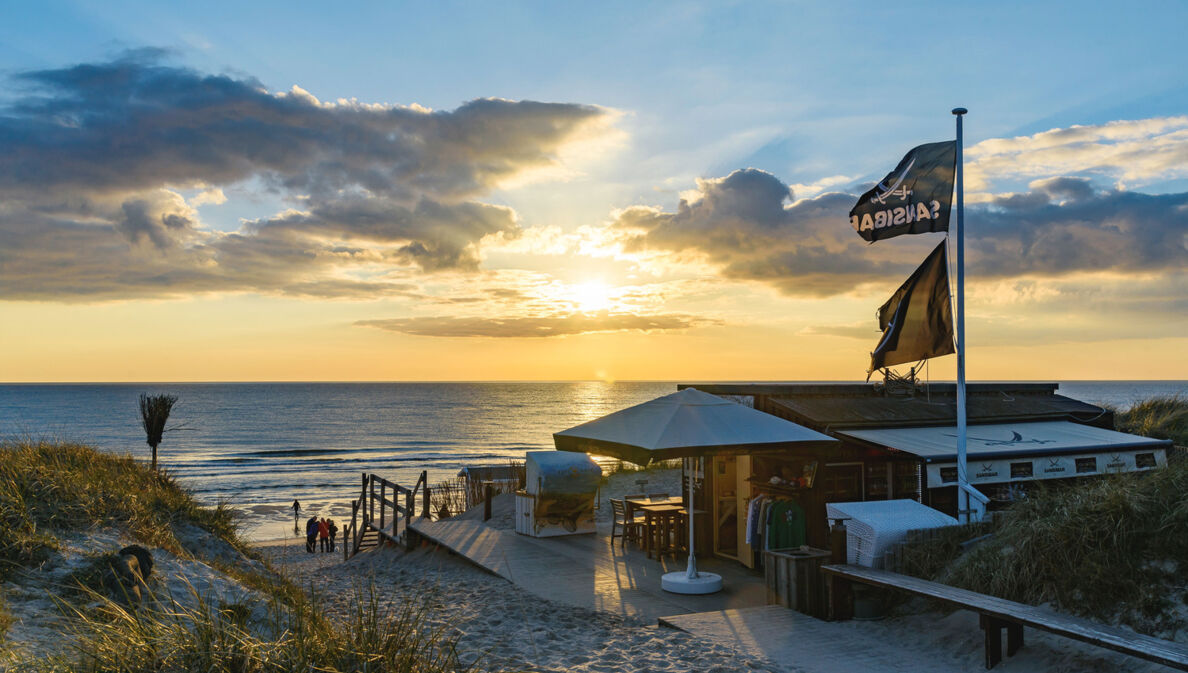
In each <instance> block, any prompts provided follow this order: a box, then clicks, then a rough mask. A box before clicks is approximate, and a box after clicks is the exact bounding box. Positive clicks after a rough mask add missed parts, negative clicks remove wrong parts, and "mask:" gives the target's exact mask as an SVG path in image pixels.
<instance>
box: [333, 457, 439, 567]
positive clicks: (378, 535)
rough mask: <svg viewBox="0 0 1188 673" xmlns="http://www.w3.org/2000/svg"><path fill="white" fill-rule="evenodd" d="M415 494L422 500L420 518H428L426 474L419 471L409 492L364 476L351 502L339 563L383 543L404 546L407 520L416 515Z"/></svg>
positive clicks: (387, 482)
mask: <svg viewBox="0 0 1188 673" xmlns="http://www.w3.org/2000/svg"><path fill="white" fill-rule="evenodd" d="M389 492H390V493H389ZM418 493H419V494H420V495H421V501H422V504H421V516H428V515H429V475H428V472H426V471H424V470H422V471H421V476H420V478H419V479H417V483H416V484H415V485H414V486H413V487H412V488H411V489H410V488H408V487H406V486H401V485H400V484H397V483H395V482H391V481H388V480H387V479H384V478H383V477H381V476H379V475H376V474H367V473H364V474H363V488H362V492H361V493H360V495H359V499H358V500H352V501H351V522H350V524H348V525H347V528H346V530H345V531H344V533H343V543H344V544H343V545H342V558H343V560H344V561H346V560H349V559H350V558H351V557H352V556H354V555H355V554H358V553H359V552H360V551H362V550H364V549H370V548H372V547H377V546H379V545H380V544H382V543H384V542H391V543H393V544H403V543H406V542H407V541H408V538H409V531H408V524H409V521H411V520H412V518H413V517H414V516H415V515H416V507H417V495H418ZM389 495H390V496H391V498H389ZM401 496H403V497H401ZM377 508H378V510H379V512H378V516H377V512H376V509H377ZM389 514H390V516H389Z"/></svg>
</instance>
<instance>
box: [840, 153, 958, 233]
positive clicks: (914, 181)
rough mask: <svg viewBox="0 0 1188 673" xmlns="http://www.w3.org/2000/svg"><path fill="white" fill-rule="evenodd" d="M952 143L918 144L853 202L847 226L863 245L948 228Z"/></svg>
mask: <svg viewBox="0 0 1188 673" xmlns="http://www.w3.org/2000/svg"><path fill="white" fill-rule="evenodd" d="M956 166H957V143H956V141H953V140H947V141H945V142H943V143H929V144H927V145H920V146H919V147H917V148H915V149H913V150H912V151H911V152H908V153H907V156H905V157H904V158H903V160H902V161H900V162H899V165H898V166H896V167H895V170H893V171H891V172H890V173H889V174H887V177H885V178H883V181H882V182H880V183H879V184H877V185H875V188H874V189H872V190H870V191H869V192H867V193H865V194H863V195H862V196H861V197H859V198H858V204H857V205H855V206H854V208H853V209H852V210H850V225H851V226H853V227H854V231H857V232H858V235H859V236H861V237H862V238H865V239H866V240H867V241H870V242H872V243H873V242H875V241H880V240H882V239H884V238H891V237H893V236H899V235H900V234H923V233H925V232H929V231H948V230H949V208H950V206H951V204H952V202H953V172H954V171H955V170H956Z"/></svg>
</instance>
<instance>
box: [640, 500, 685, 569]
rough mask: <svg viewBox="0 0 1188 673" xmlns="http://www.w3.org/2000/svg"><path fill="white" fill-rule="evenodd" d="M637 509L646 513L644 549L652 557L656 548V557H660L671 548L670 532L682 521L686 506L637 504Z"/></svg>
mask: <svg viewBox="0 0 1188 673" xmlns="http://www.w3.org/2000/svg"><path fill="white" fill-rule="evenodd" d="M636 507H637V509H639V510H640V511H642V512H643V513H644V550H645V551H646V552H648V558H652V551H653V550H655V552H656V558H660V557H661V555H663V554H664V553H665V552H668V551H672V550H671V549H669V544H668V533H669V531H670V530H671V529H673V528H675V527H676V526H677V524H679V523H680V520H681V516H683V515H684V514H685V508H684V507H681V506H680V505H675V504H672V505H670V504H663V503H662V504H651V503H649V504H646V505H637V506H636Z"/></svg>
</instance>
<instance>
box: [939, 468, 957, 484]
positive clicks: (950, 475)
mask: <svg viewBox="0 0 1188 673" xmlns="http://www.w3.org/2000/svg"><path fill="white" fill-rule="evenodd" d="M940 477H941V481H942V482H944V483H946V484H947V483H949V482H953V481H957V468H955V467H942V468H941V469H940Z"/></svg>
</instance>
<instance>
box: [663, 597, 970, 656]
mask: <svg viewBox="0 0 1188 673" xmlns="http://www.w3.org/2000/svg"><path fill="white" fill-rule="evenodd" d="M660 623H661V624H663V625H665V626H671V627H673V628H677V629H680V630H682V631H685V632H687V633H690V634H692V635H695V636H697V637H699V638H704V639H706V640H710V641H713V642H716V643H718V644H721V645H728V646H731V647H734V648H736V649H738V650H739V651H740V652H746V653H748V654H751V655H754V656H760V657H765V658H767V659H770V660H771V661H773V662H784V663H788V662H795V664H796V666H798V667H800V668H802V669H804V670H807V671H880V673H932V672H933V671H936V672H937V673H942V672H944V671H952V670H960V669H954V668H953V662H951V661H948V660H945V661H944V662H943V663H939V664H937V665H930V662H929V661H927V659H928V657H926V656H921V652H920V651H919V649H913V648H911V647H903V646H899V645H897V644H896V643H895V642H894V641H890V642H889V641H888V640H887V639H886V638H883V637H881V634H878V633H877V632H872V631H871V630H869V629H868V630H865V631H864V630H861V629H854V628H847V625H842V624H836V623H830V622H824V621H821V620H819V619H814V618H812V617H809V616H807V615H803V614H800V613H799V612H795V611H793V610H789V609H787V608H784V607H781V606H779V605H768V606H764V607H759V608H744V609H741V610H721V611H718V612H701V613H697V614H688V615H673V616H670V617H665V618H662V619H661V620H660ZM931 663H932V664H936V663H937V662H931Z"/></svg>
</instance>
